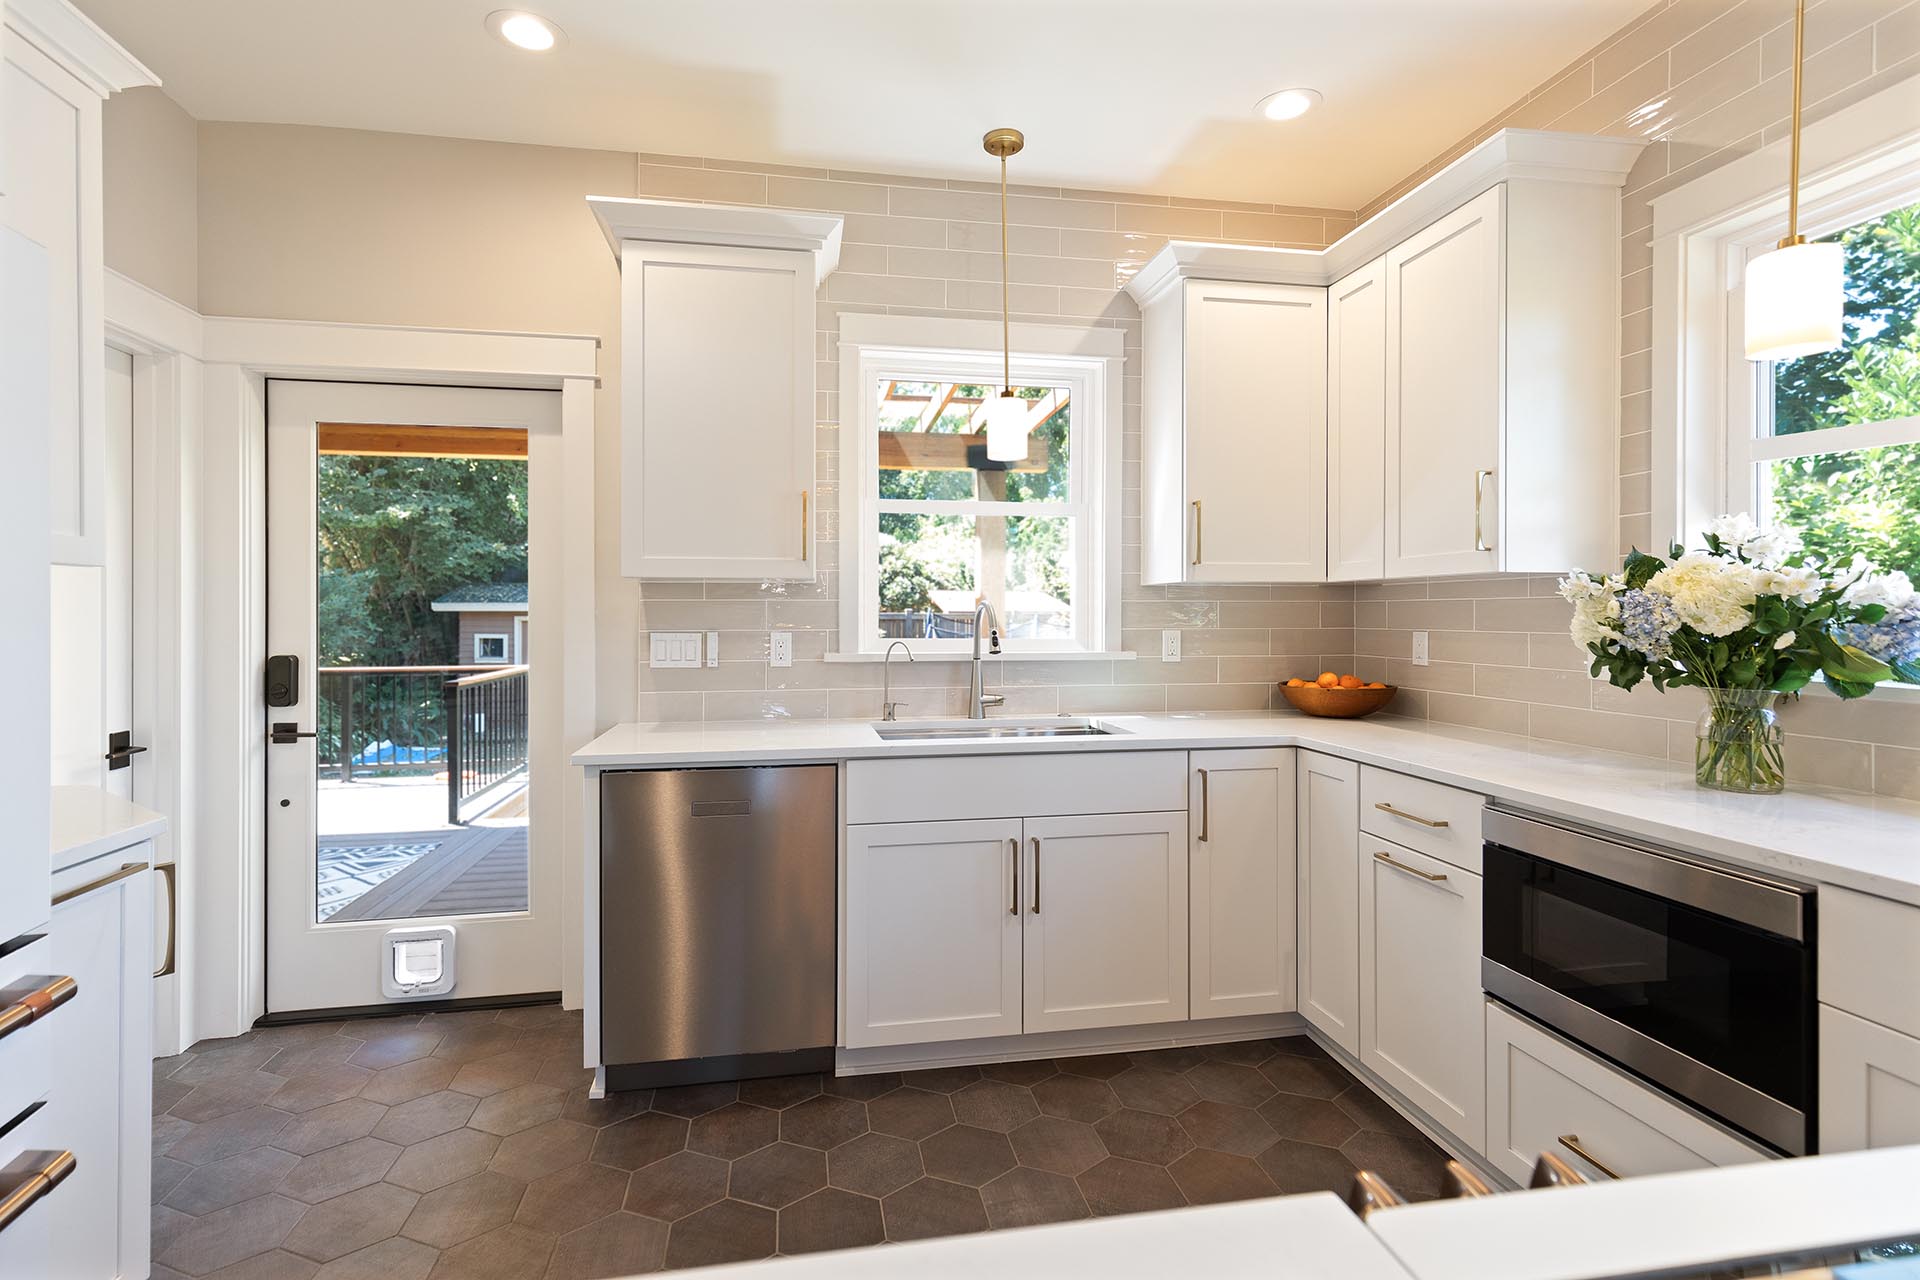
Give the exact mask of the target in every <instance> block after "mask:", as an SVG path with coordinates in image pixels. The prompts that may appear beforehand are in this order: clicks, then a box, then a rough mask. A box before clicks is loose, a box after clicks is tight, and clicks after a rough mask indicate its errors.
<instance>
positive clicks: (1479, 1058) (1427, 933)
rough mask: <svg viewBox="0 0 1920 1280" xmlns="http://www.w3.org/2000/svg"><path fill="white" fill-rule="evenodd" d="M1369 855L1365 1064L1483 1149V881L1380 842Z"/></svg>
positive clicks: (1372, 842)
mask: <svg viewBox="0 0 1920 1280" xmlns="http://www.w3.org/2000/svg"><path fill="white" fill-rule="evenodd" d="M1360 851H1361V855H1362V856H1361V859H1360V1061H1361V1062H1363V1063H1365V1064H1366V1065H1367V1066H1369V1067H1371V1068H1373V1070H1374V1071H1376V1072H1377V1073H1379V1075H1380V1078H1381V1079H1383V1080H1385V1081H1386V1082H1387V1083H1388V1084H1390V1085H1392V1086H1393V1087H1394V1088H1395V1089H1398V1090H1399V1091H1400V1092H1401V1093H1402V1094H1403V1095H1405V1097H1406V1098H1407V1099H1408V1101H1410V1102H1412V1103H1413V1105H1414V1106H1416V1107H1418V1108H1419V1109H1420V1110H1421V1111H1423V1112H1425V1113H1426V1115H1427V1116H1428V1117H1430V1118H1431V1119H1432V1120H1433V1122H1434V1123H1435V1124H1438V1125H1440V1126H1441V1127H1443V1128H1445V1129H1447V1130H1448V1131H1449V1132H1451V1133H1452V1134H1453V1135H1454V1136H1455V1137H1457V1138H1459V1139H1460V1140H1461V1141H1463V1142H1465V1143H1466V1144H1467V1145H1468V1146H1470V1147H1472V1148H1473V1149H1474V1150H1476V1151H1479V1150H1482V1149H1484V1147H1485V1145H1486V1127H1487V1126H1486V1104H1487V1055H1486V1041H1485V1039H1484V1038H1483V1037H1482V1036H1481V1035H1480V1034H1479V1029H1480V1027H1481V1026H1482V1025H1483V1022H1482V1019H1483V1016H1484V1015H1483V1012H1482V1010H1483V1009H1484V1007H1485V1000H1486V997H1485V996H1484V995H1483V994H1482V993H1481V990H1480V877H1479V876H1477V875H1474V874H1473V873H1472V872H1470V871H1462V870H1460V868H1458V867H1456V866H1454V865H1452V864H1451V863H1447V862H1442V861H1440V860H1439V859H1438V858H1431V857H1428V856H1427V855H1426V854H1424V853H1416V852H1414V851H1413V850H1411V849H1408V848H1406V847H1404V846H1402V845H1392V844H1388V843H1387V842H1386V841H1384V840H1377V839H1374V838H1371V837H1368V838H1366V839H1365V840H1363V842H1362V844H1361V847H1360Z"/></svg>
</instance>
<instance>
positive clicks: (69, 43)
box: [0, 0, 160, 98]
mask: <svg viewBox="0 0 1920 1280" xmlns="http://www.w3.org/2000/svg"><path fill="white" fill-rule="evenodd" d="M0 8H3V9H4V10H5V12H6V25H7V26H9V27H11V28H12V29H13V30H14V31H16V32H18V33H19V34H20V37H21V38H22V39H24V40H26V41H27V42H28V43H30V44H33V45H35V46H36V47H38V48H39V49H40V51H41V52H43V53H45V54H46V55H47V56H48V57H50V58H52V59H54V60H55V61H56V62H58V63H60V65H61V66H63V67H65V68H66V69H67V70H69V71H71V72H72V73H73V74H74V75H76V76H78V77H79V78H80V79H81V80H82V81H84V82H85V83H86V86H87V87H88V88H89V89H92V90H93V91H94V92H95V93H97V94H99V95H100V96H101V97H102V98H105V97H107V96H109V95H111V94H113V93H116V92H118V91H119V90H121V89H135V88H138V87H140V86H141V85H156V86H157V85H158V84H159V83H160V77H159V76H156V75H155V74H153V72H151V71H149V70H147V68H146V67H145V66H144V65H142V63H141V62H140V60H139V59H138V58H136V57H134V56H133V55H132V54H130V53H128V52H127V51H126V50H125V49H124V48H122V47H121V46H120V42H119V41H117V40H115V39H114V38H113V37H112V36H110V35H108V34H107V33H106V32H105V31H102V30H101V29H100V27H99V26H98V25H97V24H96V23H95V22H94V21H93V20H92V19H91V18H89V17H87V15H86V14H84V13H81V12H80V11H79V10H78V9H76V8H74V7H73V6H72V5H71V4H69V3H67V0H6V3H5V4H4V5H0Z"/></svg>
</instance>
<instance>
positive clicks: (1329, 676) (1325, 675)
mask: <svg viewBox="0 0 1920 1280" xmlns="http://www.w3.org/2000/svg"><path fill="white" fill-rule="evenodd" d="M1314 683H1315V684H1317V685H1319V686H1320V687H1321V688H1322V689H1332V688H1335V687H1337V686H1338V685H1339V683H1340V677H1339V675H1337V674H1336V673H1334V672H1332V671H1322V672H1321V673H1320V678H1319V679H1318V680H1315V681H1314Z"/></svg>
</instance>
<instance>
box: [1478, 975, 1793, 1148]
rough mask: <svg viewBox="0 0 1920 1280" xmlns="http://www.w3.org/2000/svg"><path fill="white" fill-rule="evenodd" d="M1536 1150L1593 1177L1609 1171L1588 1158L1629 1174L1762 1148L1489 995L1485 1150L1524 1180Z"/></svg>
mask: <svg viewBox="0 0 1920 1280" xmlns="http://www.w3.org/2000/svg"><path fill="white" fill-rule="evenodd" d="M1573 1146H1578V1147H1580V1148H1581V1149H1582V1150H1584V1151H1585V1152H1587V1153H1588V1157H1589V1158H1582V1157H1581V1156H1580V1155H1579V1153H1578V1152H1575V1151H1574V1150H1572V1147H1573ZM1543 1151H1551V1152H1553V1153H1554V1154H1555V1155H1557V1156H1559V1157H1560V1158H1561V1159H1563V1160H1565V1161H1567V1162H1568V1163H1569V1164H1571V1165H1572V1166H1573V1167H1574V1168H1575V1169H1577V1170H1579V1171H1580V1172H1581V1173H1582V1174H1583V1175H1585V1176H1586V1177H1587V1178H1589V1179H1591V1180H1593V1181H1596V1182H1598V1181H1604V1180H1605V1179H1606V1176H1607V1175H1606V1173H1605V1172H1604V1171H1602V1170H1601V1169H1600V1168H1598V1167H1597V1166H1596V1165H1595V1164H1594V1163H1593V1162H1594V1161H1598V1162H1600V1163H1601V1164H1604V1165H1605V1166H1606V1168H1607V1169H1610V1170H1611V1171H1612V1172H1613V1173H1615V1174H1617V1175H1618V1176H1620V1177H1623V1178H1630V1177H1637V1176H1639V1175H1641V1174H1648V1173H1677V1172H1680V1171H1682V1170H1686V1169H1706V1168H1712V1167H1716V1166H1719V1165H1730V1164H1747V1163H1750V1162H1752V1161H1756V1160H1764V1159H1766V1158H1767V1155H1766V1153H1765V1152H1764V1151H1762V1150H1760V1149H1759V1148H1758V1147H1754V1146H1751V1145H1749V1144H1748V1143H1746V1142H1744V1141H1742V1140H1741V1139H1739V1138H1736V1137H1734V1136H1733V1135H1732V1134H1730V1133H1728V1132H1727V1131H1726V1130H1724V1129H1722V1128H1720V1127H1719V1126H1718V1125H1716V1124H1713V1123H1712V1122H1711V1121H1709V1120H1706V1119H1705V1118H1703V1117H1701V1116H1699V1115H1696V1114H1695V1113H1694V1112H1692V1111H1690V1110H1688V1109H1687V1108H1685V1107H1683V1106H1681V1105H1680V1104H1679V1103H1677V1102H1674V1101H1672V1100H1671V1099H1669V1098H1668V1097H1666V1096H1665V1095H1664V1094H1660V1093H1656V1092H1655V1091H1654V1090H1652V1089H1650V1088H1648V1087H1647V1086H1646V1085H1643V1084H1641V1083H1640V1082H1639V1081H1637V1080H1634V1079H1632V1078H1631V1077H1629V1076H1626V1075H1624V1074H1622V1073H1621V1072H1619V1071H1616V1070H1615V1069H1614V1068H1613V1067H1611V1066H1609V1065H1607V1064H1606V1063H1604V1062H1601V1061H1600V1060H1599V1059H1597V1058H1594V1057H1592V1056H1590V1055H1589V1054H1588V1053H1587V1052H1586V1051H1585V1050H1583V1049H1579V1048H1576V1047H1575V1046H1573V1045H1572V1044H1570V1043H1568V1042H1567V1041H1565V1040H1562V1039H1561V1038H1560V1037H1559V1036H1556V1035H1554V1034H1553V1033H1551V1032H1549V1031H1546V1030H1544V1029H1543V1028H1541V1027H1539V1026H1536V1025H1535V1024H1534V1023H1532V1022H1529V1021H1527V1020H1526V1019H1524V1018H1522V1017H1520V1016H1519V1015H1517V1014H1515V1013H1512V1012H1511V1011H1509V1010H1508V1009H1507V1008H1506V1007H1505V1006H1503V1005H1499V1004H1495V1003H1492V1002H1491V1001H1489V1002H1488V1004H1487V1156H1488V1158H1489V1159H1490V1160H1492V1161H1493V1163H1494V1164H1495V1165H1496V1166H1498V1167H1499V1169H1500V1170H1501V1172H1503V1173H1505V1174H1506V1175H1507V1176H1509V1177H1511V1178H1513V1179H1514V1180H1516V1181H1518V1182H1520V1183H1521V1184H1522V1185H1525V1183H1526V1181H1527V1178H1528V1177H1529V1175H1531V1173H1532V1172H1533V1165H1534V1162H1535V1161H1536V1160H1538V1159H1539V1158H1540V1153H1541V1152H1543Z"/></svg>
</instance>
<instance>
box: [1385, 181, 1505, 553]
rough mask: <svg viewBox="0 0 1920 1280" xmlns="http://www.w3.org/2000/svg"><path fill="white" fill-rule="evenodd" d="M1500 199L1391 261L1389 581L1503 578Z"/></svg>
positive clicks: (1415, 241) (1449, 221)
mask: <svg viewBox="0 0 1920 1280" xmlns="http://www.w3.org/2000/svg"><path fill="white" fill-rule="evenodd" d="M1502 194H1503V193H1502V189H1501V188H1498V187H1496V188H1494V189H1493V190H1492V191H1489V192H1487V193H1486V194H1485V195H1482V196H1480V197H1478V198H1476V199H1475V200H1473V201H1471V202H1470V203H1468V204H1467V205H1466V206H1465V207H1463V208H1461V209H1458V210H1455V211H1454V212H1453V213H1450V214H1448V215H1447V216H1446V217H1444V218H1442V219H1440V221H1438V222H1436V223H1434V224H1433V225H1432V226H1430V227H1428V228H1427V229H1426V230H1425V231H1422V232H1420V233H1419V234H1418V235H1416V236H1414V237H1413V238H1412V239H1410V240H1408V241H1407V242H1406V243H1404V244H1402V245H1399V246H1398V247H1396V248H1394V249H1393V250H1391V251H1389V252H1388V254H1387V259H1386V302H1387V331H1386V339H1387V346H1386V350H1387V361H1386V403H1385V408H1386V482H1387V483H1386V497H1387V500H1386V572H1387V575H1388V576H1389V577H1396V578H1399V577H1412V576H1417V575H1420V574H1449V573H1476V572H1491V571H1494V570H1497V569H1498V568H1499V567H1500V558H1499V552H1498V550H1497V549H1496V547H1495V541H1496V538H1497V534H1498V529H1499V525H1498V522H1497V517H1498V514H1499V512H1498V492H1497V489H1490V488H1489V486H1490V485H1491V484H1492V483H1493V482H1494V481H1495V480H1497V479H1498V477H1499V474H1500V468H1499V461H1500V392H1501V386H1500V371H1501V351H1500V330H1501V310H1502V308H1501V280H1500V274H1501V254H1500V242H1501V229H1500V217H1501V201H1502Z"/></svg>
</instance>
